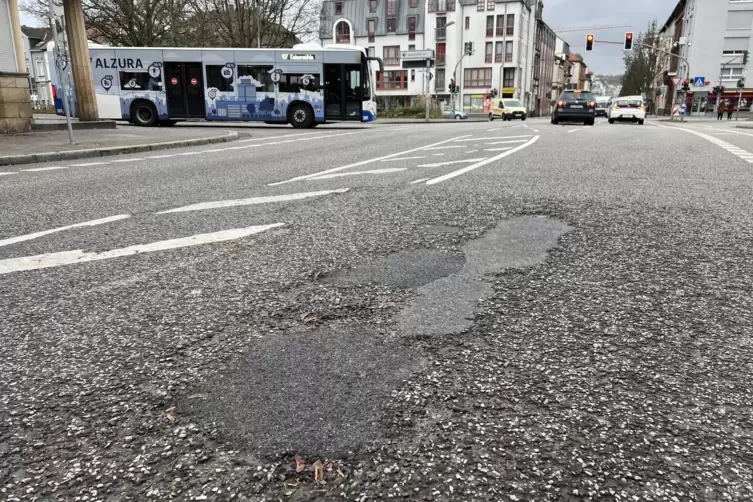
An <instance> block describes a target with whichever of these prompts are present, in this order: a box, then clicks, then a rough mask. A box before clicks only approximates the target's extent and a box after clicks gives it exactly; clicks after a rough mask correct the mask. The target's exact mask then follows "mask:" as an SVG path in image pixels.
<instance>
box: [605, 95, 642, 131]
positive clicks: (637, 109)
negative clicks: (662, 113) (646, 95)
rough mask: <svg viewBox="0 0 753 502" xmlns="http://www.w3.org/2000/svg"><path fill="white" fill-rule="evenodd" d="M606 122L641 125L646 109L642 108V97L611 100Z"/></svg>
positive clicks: (624, 97)
mask: <svg viewBox="0 0 753 502" xmlns="http://www.w3.org/2000/svg"><path fill="white" fill-rule="evenodd" d="M607 120H608V121H609V123H610V124H614V123H615V122H616V121H617V122H624V121H629V122H633V123H635V122H637V123H638V124H640V125H643V121H644V120H646V107H645V106H643V97H642V96H622V97H619V98H615V99H614V100H612V106H610V107H609V110H608V115H607Z"/></svg>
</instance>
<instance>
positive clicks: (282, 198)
mask: <svg viewBox="0 0 753 502" xmlns="http://www.w3.org/2000/svg"><path fill="white" fill-rule="evenodd" d="M348 190H350V188H340V189H338V190H321V191H319V192H302V193H291V194H288V195H271V196H267V197H251V198H248V199H231V200H217V201H213V202H200V203H198V204H191V205H190V206H183V207H176V208H174V209H167V210H165V211H159V212H158V213H157V214H167V213H184V212H186V211H202V210H204V209H217V208H221V207H234V206H249V205H252V204H267V203H270V202H287V201H289V200H300V199H307V198H309V197H319V196H322V195H329V194H332V193H345V192H347V191H348Z"/></svg>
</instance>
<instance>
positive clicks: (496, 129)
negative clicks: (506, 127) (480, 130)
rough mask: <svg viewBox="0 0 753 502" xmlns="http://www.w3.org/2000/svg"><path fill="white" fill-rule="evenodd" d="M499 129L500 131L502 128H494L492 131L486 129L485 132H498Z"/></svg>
mask: <svg viewBox="0 0 753 502" xmlns="http://www.w3.org/2000/svg"><path fill="white" fill-rule="evenodd" d="M500 129H502V128H501V127H495V128H494V129H487V130H486V132H494V131H499V130H500Z"/></svg>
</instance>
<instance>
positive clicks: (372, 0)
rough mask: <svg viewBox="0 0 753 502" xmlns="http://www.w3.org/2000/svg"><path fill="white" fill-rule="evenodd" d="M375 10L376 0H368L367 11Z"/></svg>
mask: <svg viewBox="0 0 753 502" xmlns="http://www.w3.org/2000/svg"><path fill="white" fill-rule="evenodd" d="M376 11H377V0H369V12H376Z"/></svg>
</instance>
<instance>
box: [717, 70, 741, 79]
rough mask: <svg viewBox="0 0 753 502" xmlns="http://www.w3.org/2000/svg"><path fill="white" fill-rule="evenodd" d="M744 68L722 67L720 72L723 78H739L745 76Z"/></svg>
mask: <svg viewBox="0 0 753 502" xmlns="http://www.w3.org/2000/svg"><path fill="white" fill-rule="evenodd" d="M743 70H744V68H722V71H721V73H720V75H721V77H720V78H721V79H722V80H737V79H740V78H743Z"/></svg>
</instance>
